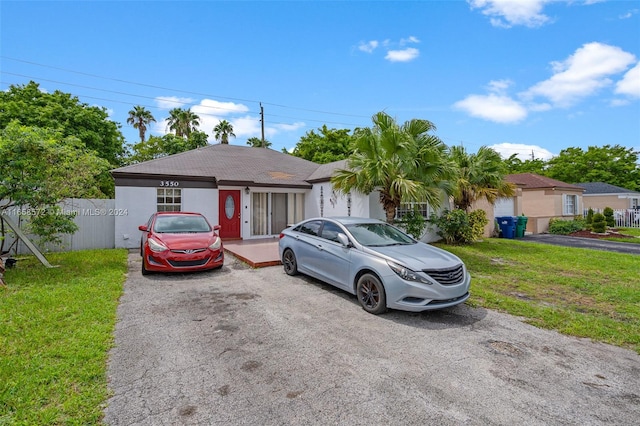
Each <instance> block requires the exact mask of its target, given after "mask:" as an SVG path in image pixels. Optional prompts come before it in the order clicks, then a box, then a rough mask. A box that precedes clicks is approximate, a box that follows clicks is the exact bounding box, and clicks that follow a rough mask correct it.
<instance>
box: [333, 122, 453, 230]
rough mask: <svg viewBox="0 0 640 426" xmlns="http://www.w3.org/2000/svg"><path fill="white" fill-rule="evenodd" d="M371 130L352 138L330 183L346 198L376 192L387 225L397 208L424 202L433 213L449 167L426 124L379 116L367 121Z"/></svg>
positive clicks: (443, 192)
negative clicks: (353, 192) (350, 194)
mask: <svg viewBox="0 0 640 426" xmlns="http://www.w3.org/2000/svg"><path fill="white" fill-rule="evenodd" d="M372 120H373V124H374V126H373V128H371V129H369V128H365V129H359V130H358V131H356V132H354V138H355V142H354V143H355V151H354V153H353V154H352V155H351V156H350V157H349V158H348V159H347V168H346V169H341V170H337V171H336V173H335V174H334V176H333V177H332V178H331V183H332V184H333V186H334V188H336V189H337V190H339V191H341V192H343V193H347V192H349V191H351V190H352V189H354V190H356V191H358V192H360V193H363V194H370V193H371V192H373V191H374V190H378V191H380V203H381V204H382V207H383V208H384V210H385V213H386V219H387V222H389V223H392V222H393V219H394V217H395V215H396V209H397V208H398V206H399V205H400V203H403V202H412V201H415V202H424V201H426V202H428V203H429V205H430V206H432V207H433V208H438V207H439V206H440V205H441V204H442V201H443V199H445V196H446V195H450V193H451V190H452V187H451V185H450V183H451V181H450V180H451V178H452V177H453V176H454V175H455V165H454V164H453V162H452V161H451V160H450V159H449V158H448V157H447V150H446V145H445V144H444V143H443V142H442V141H441V140H440V139H439V138H438V137H436V136H433V135H430V134H429V131H431V130H435V126H434V125H433V123H431V122H430V121H428V120H419V119H413V120H410V121H407V122H405V123H404V124H403V125H398V124H397V123H396V122H395V120H394V119H393V118H391V117H390V116H389V115H387V114H386V113H384V112H379V113H377V114H376V115H374V116H373V118H372Z"/></svg>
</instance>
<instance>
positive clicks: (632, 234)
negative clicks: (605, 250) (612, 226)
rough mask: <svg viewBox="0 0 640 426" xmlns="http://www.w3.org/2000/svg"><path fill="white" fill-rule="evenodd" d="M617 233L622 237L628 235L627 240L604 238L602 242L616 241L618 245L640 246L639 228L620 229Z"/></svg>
mask: <svg viewBox="0 0 640 426" xmlns="http://www.w3.org/2000/svg"><path fill="white" fill-rule="evenodd" d="M618 232H619V233H620V234H622V235H628V236H629V237H628V238H616V237H604V238H602V239H603V240H609V241H616V242H619V243H634V244H640V228H620V229H618Z"/></svg>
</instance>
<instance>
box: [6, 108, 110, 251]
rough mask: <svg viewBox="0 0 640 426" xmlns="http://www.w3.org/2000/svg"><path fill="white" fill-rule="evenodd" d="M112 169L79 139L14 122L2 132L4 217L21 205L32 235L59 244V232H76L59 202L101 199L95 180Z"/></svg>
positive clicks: (70, 217) (68, 215)
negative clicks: (5, 212) (6, 212)
mask: <svg viewBox="0 0 640 426" xmlns="http://www.w3.org/2000/svg"><path fill="white" fill-rule="evenodd" d="M110 167H111V166H110V165H109V163H108V161H106V160H105V159H102V158H99V157H98V156H96V155H95V154H94V153H93V152H92V151H90V150H88V149H87V148H86V147H85V146H84V144H83V143H82V142H81V141H80V140H79V139H77V138H75V137H70V136H67V137H64V136H63V135H62V133H61V132H60V131H54V130H49V129H40V128H37V127H27V126H23V125H20V124H19V123H18V122H17V121H13V122H11V123H9V124H8V125H7V126H6V127H5V128H4V129H3V130H2V131H1V133H0V183H1V184H0V216H1V215H2V214H4V211H5V210H7V209H9V208H12V207H17V208H19V209H20V210H19V212H21V214H22V216H24V217H26V218H27V220H28V222H29V223H28V225H29V228H30V231H31V232H33V233H34V234H36V235H38V236H40V237H41V240H43V241H53V242H56V241H59V238H58V237H57V235H58V233H60V232H63V233H73V232H75V230H77V228H76V226H75V224H74V223H73V215H72V214H70V213H67V212H63V211H61V210H60V208H59V207H57V203H59V202H61V201H62V200H64V199H65V198H71V197H76V198H82V197H97V196H100V195H101V193H100V189H99V188H98V186H97V179H96V178H97V176H98V175H100V174H101V173H105V172H106V171H108V169H109V168H110ZM3 237H4V235H3Z"/></svg>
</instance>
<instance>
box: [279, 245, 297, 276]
mask: <svg viewBox="0 0 640 426" xmlns="http://www.w3.org/2000/svg"><path fill="white" fill-rule="evenodd" d="M282 265H283V266H284V272H286V274H287V275H292V276H293V275H297V274H298V261H297V260H296V255H295V253H294V252H293V250H291V249H286V250H285V251H284V253H282Z"/></svg>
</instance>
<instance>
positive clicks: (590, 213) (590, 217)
mask: <svg viewBox="0 0 640 426" xmlns="http://www.w3.org/2000/svg"><path fill="white" fill-rule="evenodd" d="M592 223H593V209H592V208H591V207H589V210H588V211H587V225H591V224H592Z"/></svg>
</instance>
